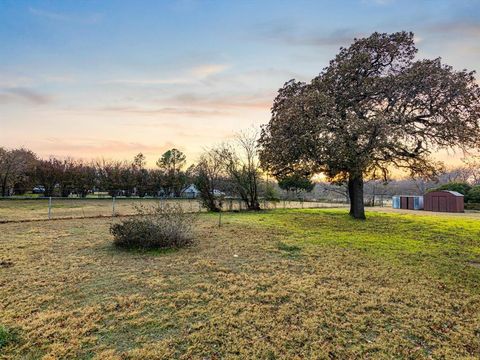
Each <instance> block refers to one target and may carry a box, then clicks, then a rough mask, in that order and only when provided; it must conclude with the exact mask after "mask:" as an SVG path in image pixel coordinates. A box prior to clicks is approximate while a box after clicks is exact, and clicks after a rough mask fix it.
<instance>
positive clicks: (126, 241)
mask: <svg viewBox="0 0 480 360" xmlns="http://www.w3.org/2000/svg"><path fill="white" fill-rule="evenodd" d="M194 218H195V214H191V213H186V212H185V211H183V209H182V207H181V206H180V205H170V204H165V205H163V206H162V205H161V204H158V205H154V206H151V207H139V208H137V216H135V217H132V218H128V219H126V220H123V221H121V222H120V223H116V224H112V225H111V226H110V233H111V234H112V235H113V243H114V245H115V246H118V247H123V248H137V249H155V248H180V247H184V246H188V245H190V244H192V242H193V226H194V223H195V221H194V220H195V219H194Z"/></svg>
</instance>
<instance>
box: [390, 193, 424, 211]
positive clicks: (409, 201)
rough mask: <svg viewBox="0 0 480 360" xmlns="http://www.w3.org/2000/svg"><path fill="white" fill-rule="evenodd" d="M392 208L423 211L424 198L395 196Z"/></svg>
mask: <svg viewBox="0 0 480 360" xmlns="http://www.w3.org/2000/svg"><path fill="white" fill-rule="evenodd" d="M392 207H393V208H394V209H410V210H421V209H423V196H417V195H395V196H393V197H392Z"/></svg>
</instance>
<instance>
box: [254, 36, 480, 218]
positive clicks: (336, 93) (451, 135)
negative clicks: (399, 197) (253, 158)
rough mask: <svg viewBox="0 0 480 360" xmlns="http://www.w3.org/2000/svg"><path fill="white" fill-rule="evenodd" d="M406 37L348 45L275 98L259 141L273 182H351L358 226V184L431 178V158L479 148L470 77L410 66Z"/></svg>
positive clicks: (475, 90)
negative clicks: (319, 177)
mask: <svg viewBox="0 0 480 360" xmlns="http://www.w3.org/2000/svg"><path fill="white" fill-rule="evenodd" d="M416 52H417V49H416V47H415V44H414V36H413V33H408V32H398V33H393V34H380V33H373V34H372V35H371V36H369V37H367V38H362V39H355V41H354V42H353V44H352V45H351V46H350V47H348V48H341V49H340V52H339V53H338V55H337V56H336V57H335V58H334V59H333V60H332V61H331V62H330V64H329V65H328V66H327V67H326V68H325V69H324V70H323V71H322V72H321V73H320V74H319V75H318V76H317V77H315V78H314V79H313V80H312V81H311V82H310V83H308V84H307V83H303V82H298V81H295V80H291V81H289V82H287V83H286V84H285V85H284V87H283V88H281V89H280V90H279V93H278V95H277V97H276V98H275V101H274V103H273V107H272V117H271V120H270V122H269V124H268V125H266V126H265V127H264V128H263V130H262V134H261V138H260V141H259V144H260V148H261V150H260V158H261V161H262V164H263V167H264V168H265V169H266V170H268V171H270V172H271V173H273V174H274V175H276V176H285V175H288V174H294V173H300V174H302V175H312V174H315V173H323V174H325V175H326V176H327V177H328V178H329V179H331V180H334V181H336V182H338V181H344V182H346V183H347V184H348V191H349V196H350V203H351V207H350V214H351V215H352V216H353V217H355V218H359V219H364V218H365V212H364V205H363V181H364V179H366V178H367V177H368V178H379V177H381V178H384V179H387V178H388V177H389V175H390V172H391V170H392V168H394V167H396V168H404V169H407V170H408V171H409V172H410V173H411V174H412V175H413V174H415V175H430V176H431V175H434V174H435V171H436V169H438V165H439V164H438V163H436V162H435V161H433V160H432V158H431V154H432V153H433V152H435V151H437V150H438V149H441V148H454V147H461V148H464V149H468V148H476V147H478V146H479V144H480V123H479V122H480V90H479V86H478V84H477V83H476V81H475V77H474V72H473V71H472V72H469V71H467V70H461V71H456V70H454V69H453V68H452V67H451V66H448V65H445V64H442V62H441V59H440V58H437V59H433V60H415V54H416Z"/></svg>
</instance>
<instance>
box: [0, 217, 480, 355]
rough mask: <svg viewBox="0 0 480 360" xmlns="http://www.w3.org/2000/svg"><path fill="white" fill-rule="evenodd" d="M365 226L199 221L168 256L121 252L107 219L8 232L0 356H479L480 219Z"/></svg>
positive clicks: (1, 272) (378, 220) (1, 260)
mask: <svg viewBox="0 0 480 360" xmlns="http://www.w3.org/2000/svg"><path fill="white" fill-rule="evenodd" d="M368 217H369V219H368V221H367V222H358V221H354V220H351V219H350V218H349V217H348V216H347V215H346V213H345V211H344V210H313V209H308V210H307V209H304V210H276V211H269V212H262V213H258V214H253V213H229V214H224V217H223V220H224V221H223V226H222V227H221V228H218V226H217V219H218V218H217V216H215V215H208V214H200V215H199V219H198V230H197V243H196V245H195V246H193V247H191V248H188V249H183V250H178V251H167V252H165V251H163V252H162V251H156V252H127V251H119V250H116V249H114V248H113V247H112V245H111V237H110V235H109V233H108V227H109V224H110V221H109V220H107V219H78V220H59V221H51V222H31V223H10V224H0V358H6V359H11V358H12V359H13V358H27V359H28V358H30V359H36V358H42V357H44V358H45V359H59V358H62V359H63V358H79V359H92V358H94V359H172V358H180V359H323V358H325V359H348V358H389V359H390V358H412V359H413V358H415V359H417V358H446V359H453V358H463V359H477V358H479V357H480V311H479V309H480V221H479V220H477V219H471V218H458V217H457V218H455V217H445V216H442V217H434V216H428V215H408V214H393V213H388V214H387V213H380V212H372V213H368ZM2 334H3V335H2ZM2 339H4V340H5V341H3V345H2Z"/></svg>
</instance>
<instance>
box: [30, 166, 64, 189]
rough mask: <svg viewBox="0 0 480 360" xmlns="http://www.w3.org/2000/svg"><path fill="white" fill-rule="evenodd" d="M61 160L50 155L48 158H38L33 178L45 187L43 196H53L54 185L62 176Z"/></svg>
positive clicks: (56, 184) (58, 182)
mask: <svg viewBox="0 0 480 360" xmlns="http://www.w3.org/2000/svg"><path fill="white" fill-rule="evenodd" d="M63 172H64V164H63V161H61V160H59V159H56V158H54V157H51V158H50V159H48V160H39V161H38V162H37V164H36V166H35V180H36V182H37V184H38V185H42V186H43V187H44V188H45V192H44V195H45V196H54V191H55V189H56V187H57V186H58V185H59V184H60V182H61V181H62V178H63Z"/></svg>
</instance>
